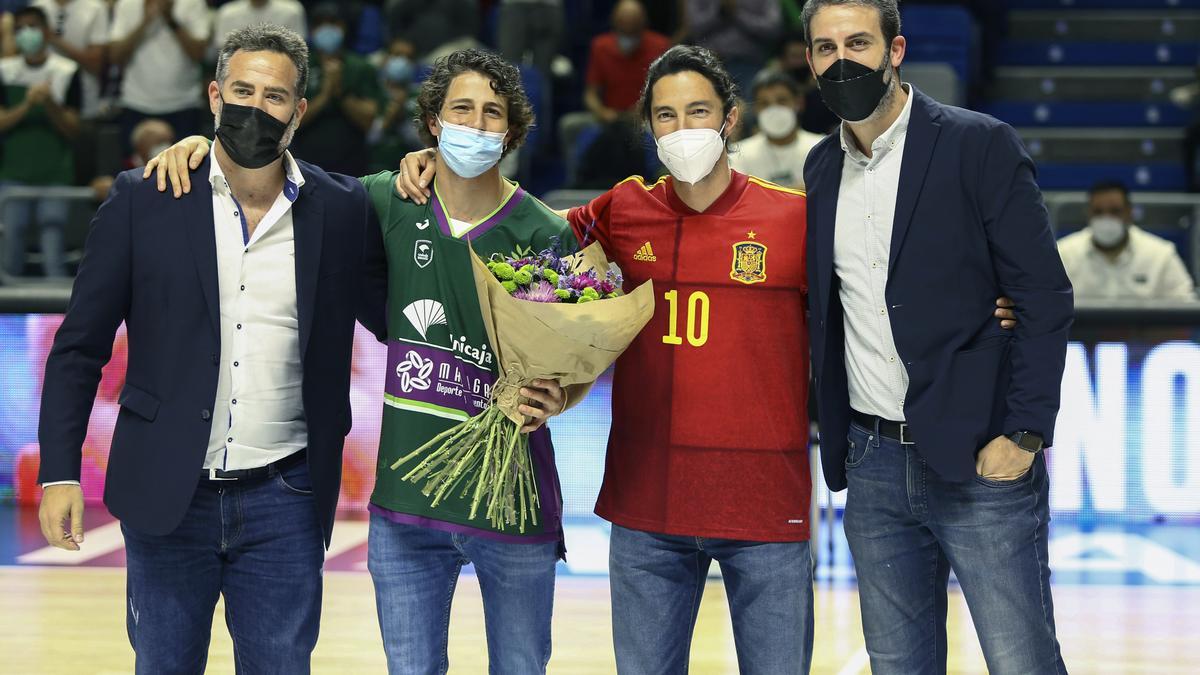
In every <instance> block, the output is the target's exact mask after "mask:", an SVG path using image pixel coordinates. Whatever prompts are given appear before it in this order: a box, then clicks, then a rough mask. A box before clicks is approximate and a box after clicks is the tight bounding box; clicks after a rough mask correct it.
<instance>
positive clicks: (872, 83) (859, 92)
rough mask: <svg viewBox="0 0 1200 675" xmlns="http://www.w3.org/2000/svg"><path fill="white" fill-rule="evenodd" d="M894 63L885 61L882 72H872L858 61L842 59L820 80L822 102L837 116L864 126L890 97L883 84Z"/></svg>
mask: <svg viewBox="0 0 1200 675" xmlns="http://www.w3.org/2000/svg"><path fill="white" fill-rule="evenodd" d="M890 62H891V59H889V58H888V57H886V56H885V57H884V59H883V65H882V66H880V67H879V70H871V68H870V67H868V66H864V65H863V64H861V63H859V62H857V61H851V60H850V59H838V60H837V61H834V62H833V65H831V66H829V68H827V69H826V70H825V72H824V73H823V74H821V75H818V76H817V84H818V86H819V87H820V89H821V99H822V100H824V101H825V105H826V106H828V107H829V109H830V110H831V111H833V114H835V115H837V116H838V117H840V118H842V119H843V120H845V121H847V122H861V121H863V120H865V119H867V118H868V117H870V116H871V113H873V112H875V109H876V108H878V107H879V102H880V101H882V100H883V96H884V94H886V93H887V90H888V84H887V83H885V82H884V81H883V76H884V75H885V74H886V73H887V69H888V65H889V64H890Z"/></svg>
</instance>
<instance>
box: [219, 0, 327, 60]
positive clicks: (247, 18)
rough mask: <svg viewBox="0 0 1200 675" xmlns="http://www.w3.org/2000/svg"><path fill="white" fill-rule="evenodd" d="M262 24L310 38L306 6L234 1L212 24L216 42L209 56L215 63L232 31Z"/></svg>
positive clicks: (285, 0) (289, 0) (274, 0)
mask: <svg viewBox="0 0 1200 675" xmlns="http://www.w3.org/2000/svg"><path fill="white" fill-rule="evenodd" d="M260 23H270V24H274V25H276V26H282V27H284V28H289V29H291V30H294V31H296V33H298V34H300V35H308V24H307V22H306V21H305V19H304V5H301V4H300V3H299V2H298V1H297V0H233V2H229V3H226V4H224V5H221V8H220V9H218V10H217V18H216V21H214V23H213V39H212V46H211V47H210V51H209V56H210V58H211V60H212V61H213V62H215V61H216V56H217V51H218V50H220V48H221V45H222V44H223V43H224V42H225V38H226V37H227V36H228V35H229V34H230V33H232V32H233V31H235V30H237V29H239V28H246V27H247V26H256V25H258V24H260Z"/></svg>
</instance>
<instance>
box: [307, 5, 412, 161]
mask: <svg viewBox="0 0 1200 675" xmlns="http://www.w3.org/2000/svg"><path fill="white" fill-rule="evenodd" d="M309 18H310V20H311V22H312V36H311V43H312V47H313V49H312V51H311V52H310V55H309V73H310V74H309V79H308V90H307V92H308V93H307V98H308V112H307V113H306V114H305V115H304V118H303V120H302V121H301V122H300V131H299V133H297V134H296V140H295V141H294V142H293V147H294V150H295V154H296V156H297V157H301V158H303V159H304V160H305V161H308V162H312V163H313V164H317V165H319V166H321V167H322V168H324V169H325V170H327V171H329V172H331V173H344V174H346V175H349V176H361V175H363V174H365V173H366V172H367V133H368V132H369V131H370V130H371V126H372V125H373V124H374V123H375V117H376V116H377V115H378V114H379V102H380V100H381V99H382V96H383V94H382V92H381V91H380V88H379V80H378V75H377V73H376V71H375V67H374V66H372V65H371V64H370V63H368V62H367V61H366V59H364V58H363V57H361V56H359V55H358V54H355V53H354V52H352V51H350V50H349V49H347V48H346V22H345V20H344V19H343V18H342V16H341V14H340V13H339V11H338V6H337V4H335V3H324V4H321V5H318V6H317V7H315V8H314V9H313V11H312V13H311V14H310V17H309ZM397 159H398V158H397Z"/></svg>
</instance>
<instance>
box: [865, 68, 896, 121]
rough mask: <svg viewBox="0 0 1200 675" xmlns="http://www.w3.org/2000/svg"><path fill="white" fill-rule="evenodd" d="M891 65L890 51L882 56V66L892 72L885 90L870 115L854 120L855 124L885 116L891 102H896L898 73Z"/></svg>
mask: <svg viewBox="0 0 1200 675" xmlns="http://www.w3.org/2000/svg"><path fill="white" fill-rule="evenodd" d="M891 65H892V53H891V52H888V53H887V54H885V55H884V57H883V66H882V67H883V68H887V69H888V71H889V72H891V74H892V78H891V79H890V80H888V86H887V91H885V92H883V98H881V99H879V105H877V106H875V110H874V111H873V112H872V113H871V114H870V115H867V117H866V119H863V120H861V121H858V122H855V124H866V123H869V122H877V121H879V120H880V119H883V118H884V117H886V116H887V114H888V111H889V110H891V109H892V104H893V103H895V102H896V97H897V96H899V95H900V75H899V73H898V72H897V71H896V69H894V68H892V67H891Z"/></svg>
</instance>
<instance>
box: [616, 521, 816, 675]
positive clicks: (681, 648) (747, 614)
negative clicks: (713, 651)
mask: <svg viewBox="0 0 1200 675" xmlns="http://www.w3.org/2000/svg"><path fill="white" fill-rule="evenodd" d="M609 542H610V543H609V558H608V559H609V565H608V566H609V580H610V583H611V585H612V622H613V643H614V646H615V648H616V654H617V672H619V673H621V674H622V675H630V674H633V673H638V674H641V673H647V674H650V673H653V674H655V675H658V674H663V675H666V674H672V675H673V674H675V673H686V672H687V671H688V656H689V653H690V652H691V646H692V632H693V630H694V629H695V626H696V614H697V613H698V612H699V611H700V598H701V597H702V596H703V594H704V584H705V582H706V581H707V579H708V567H709V565H710V564H712V561H714V560H716V561H717V563H718V564H719V565H720V566H721V576H722V577H723V579H724V581H725V594H726V596H727V597H728V598H729V613H730V615H731V617H732V619H733V641H734V645H735V647H736V649H737V657H738V668H739V670H740V671H741V672H742V673H754V674H755V675H774V674H775V673H778V674H780V675H784V674H786V675H795V674H796V673H807V672H808V669H809V665H810V664H811V662H812V647H813V588H812V582H813V575H812V557H811V555H810V552H809V547H808V542H807V541H800V542H785V543H769V542H759V541H735V540H732V539H706V538H703V537H679V536H674V535H668V534H654V533H651V532H642V531H639V530H631V529H628V528H624V527H621V526H619V525H613V528H612V536H611V538H610V540H609Z"/></svg>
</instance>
